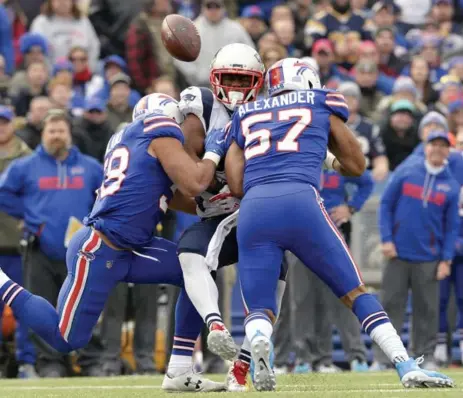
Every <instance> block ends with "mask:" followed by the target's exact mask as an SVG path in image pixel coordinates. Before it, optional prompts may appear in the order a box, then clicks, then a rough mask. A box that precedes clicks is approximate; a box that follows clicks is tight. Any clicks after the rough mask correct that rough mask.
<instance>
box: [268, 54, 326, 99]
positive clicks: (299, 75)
mask: <svg viewBox="0 0 463 398" xmlns="http://www.w3.org/2000/svg"><path fill="white" fill-rule="evenodd" d="M265 86H266V89H267V95H268V96H269V97H272V96H274V95H278V94H280V93H282V92H284V91H294V90H312V89H314V88H322V85H321V83H320V76H319V75H318V73H317V71H316V70H315V69H314V68H313V67H312V66H311V65H310V64H309V63H308V62H305V61H304V60H302V59H298V58H285V59H282V60H281V61H278V62H276V63H275V64H273V65H272V66H271V67H270V68H269V69H268V71H267V75H266V76H265Z"/></svg>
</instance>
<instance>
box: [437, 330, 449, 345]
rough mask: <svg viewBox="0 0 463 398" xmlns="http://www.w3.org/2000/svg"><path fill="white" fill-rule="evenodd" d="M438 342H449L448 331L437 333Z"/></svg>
mask: <svg viewBox="0 0 463 398" xmlns="http://www.w3.org/2000/svg"><path fill="white" fill-rule="evenodd" d="M437 344H447V333H444V332H439V333H437Z"/></svg>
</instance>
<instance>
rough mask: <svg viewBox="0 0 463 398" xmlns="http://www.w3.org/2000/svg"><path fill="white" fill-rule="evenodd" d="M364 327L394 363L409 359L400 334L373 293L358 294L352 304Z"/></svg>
mask: <svg viewBox="0 0 463 398" xmlns="http://www.w3.org/2000/svg"><path fill="white" fill-rule="evenodd" d="M352 311H353V312H354V313H355V315H357V318H358V320H359V321H360V323H361V324H362V327H363V329H364V330H365V332H366V333H368V334H369V335H370V337H371V339H372V340H373V341H374V342H375V343H376V344H378V346H379V347H380V348H381V350H382V351H383V352H384V354H386V356H387V357H388V358H389V360H390V361H391V362H392V363H394V364H395V363H398V362H405V361H406V360H408V359H409V356H408V354H407V350H406V349H405V346H404V344H403V343H402V340H401V339H400V336H399V335H398V334H397V331H396V330H395V329H394V326H392V324H391V322H390V320H389V317H388V316H387V314H386V312H385V311H384V309H383V307H382V305H381V304H380V303H379V301H378V300H376V299H375V298H374V297H373V296H372V295H371V294H362V295H361V296H358V297H357V298H356V299H355V301H354V304H353V306H352Z"/></svg>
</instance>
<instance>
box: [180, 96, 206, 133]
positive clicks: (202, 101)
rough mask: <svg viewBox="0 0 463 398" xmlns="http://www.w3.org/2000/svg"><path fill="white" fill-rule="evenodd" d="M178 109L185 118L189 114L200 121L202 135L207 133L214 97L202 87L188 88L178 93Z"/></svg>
mask: <svg viewBox="0 0 463 398" xmlns="http://www.w3.org/2000/svg"><path fill="white" fill-rule="evenodd" d="M178 107H179V109H180V112H182V114H183V115H184V116H185V117H186V116H187V115H188V114H190V113H192V114H193V115H196V116H197V117H198V119H199V120H201V123H202V125H203V127H204V133H207V131H208V130H209V124H210V121H211V115H212V108H213V107H214V95H213V94H212V91H211V90H209V89H208V88H203V87H188V88H187V89H185V90H183V91H182V92H181V93H180V102H179V103H178Z"/></svg>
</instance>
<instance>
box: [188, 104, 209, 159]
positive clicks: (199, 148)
mask: <svg viewBox="0 0 463 398" xmlns="http://www.w3.org/2000/svg"><path fill="white" fill-rule="evenodd" d="M182 131H183V136H184V137H185V145H184V147H185V151H187V153H188V154H189V155H190V156H191V157H192V158H193V159H195V160H200V156H201V155H202V154H203V153H204V137H205V133H204V127H203V124H202V123H201V120H199V117H198V116H196V115H195V114H193V113H190V114H188V115H187V117H186V118H185V120H184V121H183V123H182Z"/></svg>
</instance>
